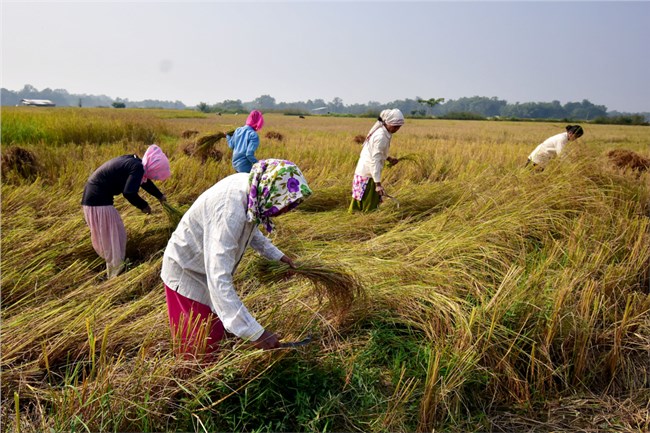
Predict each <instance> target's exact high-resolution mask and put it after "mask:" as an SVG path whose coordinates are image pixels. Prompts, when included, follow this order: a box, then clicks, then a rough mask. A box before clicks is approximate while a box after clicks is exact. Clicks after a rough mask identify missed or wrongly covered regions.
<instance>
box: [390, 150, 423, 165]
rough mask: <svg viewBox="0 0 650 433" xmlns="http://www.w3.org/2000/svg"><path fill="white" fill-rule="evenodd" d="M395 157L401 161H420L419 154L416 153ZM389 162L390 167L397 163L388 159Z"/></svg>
mask: <svg viewBox="0 0 650 433" xmlns="http://www.w3.org/2000/svg"><path fill="white" fill-rule="evenodd" d="M395 159H397V162H401V161H414V162H418V156H417V155H416V154H415V153H409V154H406V155H404V156H400V157H399V158H395ZM387 164H388V167H392V166H394V165H395V163H393V162H391V161H388V162H387Z"/></svg>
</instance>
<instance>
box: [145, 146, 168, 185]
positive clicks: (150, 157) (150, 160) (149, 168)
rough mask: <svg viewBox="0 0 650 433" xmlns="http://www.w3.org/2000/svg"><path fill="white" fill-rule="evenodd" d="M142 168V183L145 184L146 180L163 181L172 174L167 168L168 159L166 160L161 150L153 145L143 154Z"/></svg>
mask: <svg viewBox="0 0 650 433" xmlns="http://www.w3.org/2000/svg"><path fill="white" fill-rule="evenodd" d="M142 166H143V167H144V176H142V183H145V182H146V181H147V180H148V179H151V180H165V179H167V178H169V176H171V174H172V173H171V170H170V168H169V159H167V156H166V155H165V154H164V153H163V151H162V149H161V148H160V147H158V146H157V145H155V144H152V145H151V146H149V147H148V148H147V151H146V152H145V153H144V156H143V157H142Z"/></svg>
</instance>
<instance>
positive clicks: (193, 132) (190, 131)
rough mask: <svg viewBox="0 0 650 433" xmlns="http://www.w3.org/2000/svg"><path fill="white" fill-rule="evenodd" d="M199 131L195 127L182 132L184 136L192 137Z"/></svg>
mask: <svg viewBox="0 0 650 433" xmlns="http://www.w3.org/2000/svg"><path fill="white" fill-rule="evenodd" d="M198 133H199V131H195V130H193V129H188V130H185V131H183V132H182V133H181V137H183V138H192V137H194V136H195V135H197V134H198Z"/></svg>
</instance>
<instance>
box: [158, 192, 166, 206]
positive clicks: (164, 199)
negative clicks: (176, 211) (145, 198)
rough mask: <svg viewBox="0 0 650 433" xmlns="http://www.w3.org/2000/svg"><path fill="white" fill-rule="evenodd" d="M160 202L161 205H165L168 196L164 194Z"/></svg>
mask: <svg viewBox="0 0 650 433" xmlns="http://www.w3.org/2000/svg"><path fill="white" fill-rule="evenodd" d="M158 201H160V204H163V203H164V202H166V201H167V196H166V195H165V194H163V195H162V197H160V198H159V199H158Z"/></svg>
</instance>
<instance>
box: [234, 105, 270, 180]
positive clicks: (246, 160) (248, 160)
mask: <svg viewBox="0 0 650 433" xmlns="http://www.w3.org/2000/svg"><path fill="white" fill-rule="evenodd" d="M262 126H264V116H262V113H260V112H259V111H257V110H253V111H251V113H250V114H249V115H248V119H246V125H244V126H242V127H240V128H237V129H235V132H234V133H233V135H232V137H231V136H230V135H227V136H226V139H227V140H228V147H230V148H231V149H232V166H233V167H234V168H235V170H236V171H237V173H248V172H250V171H251V167H253V164H255V163H256V162H257V158H255V151H256V150H257V147H258V146H259V145H260V137H259V136H258V135H257V131H259V130H260V129H262Z"/></svg>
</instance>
